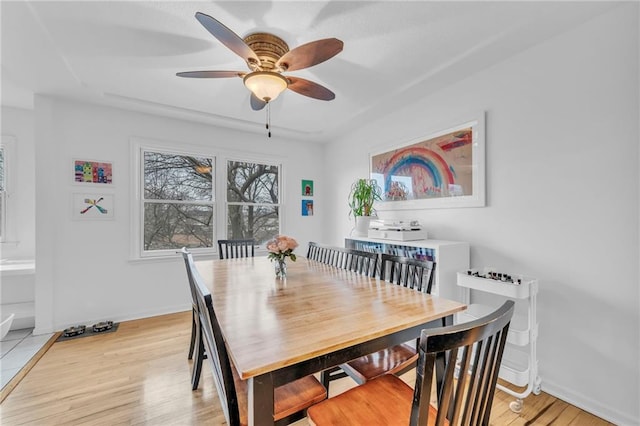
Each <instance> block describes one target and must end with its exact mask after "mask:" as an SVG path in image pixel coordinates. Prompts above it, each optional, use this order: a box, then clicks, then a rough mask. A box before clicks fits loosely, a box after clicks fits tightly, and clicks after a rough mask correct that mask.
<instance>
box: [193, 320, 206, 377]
mask: <svg viewBox="0 0 640 426" xmlns="http://www.w3.org/2000/svg"><path fill="white" fill-rule="evenodd" d="M195 334H196V341H197V352H196V359H195V360H194V361H193V370H192V371H191V390H196V389H198V385H199V384H200V373H202V363H203V361H204V360H205V359H206V355H205V353H204V342H203V341H202V336H200V330H199V329H198V330H197V332H196V333H195Z"/></svg>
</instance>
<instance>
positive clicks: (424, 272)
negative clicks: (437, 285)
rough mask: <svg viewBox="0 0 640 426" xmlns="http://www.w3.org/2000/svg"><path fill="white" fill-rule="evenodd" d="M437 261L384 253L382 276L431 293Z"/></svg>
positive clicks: (396, 282) (381, 268)
mask: <svg viewBox="0 0 640 426" xmlns="http://www.w3.org/2000/svg"><path fill="white" fill-rule="evenodd" d="M435 269H436V263H435V262H432V261H429V260H420V259H414V258H409V257H404V256H396V255H391V254H382V255H381V256H380V277H381V278H382V279H384V280H385V281H389V282H392V283H394V284H397V285H401V286H403V287H408V288H411V289H414V290H418V291H421V292H423V293H428V294H431V288H432V287H433V278H434V276H435Z"/></svg>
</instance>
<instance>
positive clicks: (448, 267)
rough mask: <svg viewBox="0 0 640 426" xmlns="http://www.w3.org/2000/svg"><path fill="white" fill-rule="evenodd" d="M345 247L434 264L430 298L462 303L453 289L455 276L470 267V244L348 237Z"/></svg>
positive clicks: (459, 294) (459, 292) (454, 288)
mask: <svg viewBox="0 0 640 426" xmlns="http://www.w3.org/2000/svg"><path fill="white" fill-rule="evenodd" d="M345 247H346V248H353V249H356V250H363V251H370V252H376V253H387V254H393V255H397V256H405V257H411V258H417V259H428V260H431V261H433V262H435V263H436V270H435V279H434V285H433V288H432V290H431V294H433V295H436V296H440V297H444V298H446V299H451V300H456V301H458V302H461V301H462V297H463V293H462V291H461V290H460V288H459V287H458V286H456V273H457V272H458V271H461V270H464V269H466V268H468V267H469V243H466V242H459V241H442V240H416V241H393V240H384V239H377V238H366V237H347V238H345Z"/></svg>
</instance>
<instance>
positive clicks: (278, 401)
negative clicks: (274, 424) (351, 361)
mask: <svg viewBox="0 0 640 426" xmlns="http://www.w3.org/2000/svg"><path fill="white" fill-rule="evenodd" d="M235 370H236V369H235V367H234V368H233V379H234V383H235V385H236V395H237V396H238V410H239V411H240V424H242V425H247V424H248V421H249V420H248V418H247V413H248V401H247V382H246V381H245V380H242V379H240V377H239V376H238V375H237V372H236V371H235ZM326 397H327V390H326V389H325V388H324V386H322V384H321V383H320V382H319V381H318V379H316V378H315V377H314V376H306V377H303V378H301V379H298V380H295V381H293V382H290V383H287V384H285V385H282V386H278V387H277V388H275V390H274V393H273V402H274V406H273V413H274V416H273V417H274V421H278V420H280V419H283V418H285V417H288V416H290V415H292V414H294V413H297V412H299V411H302V410H304V409H306V408H308V407H310V406H311V405H313V404H317V403H318V402H321V401H323V400H324V399H326Z"/></svg>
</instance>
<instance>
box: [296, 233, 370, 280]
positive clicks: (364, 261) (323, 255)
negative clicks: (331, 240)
mask: <svg viewBox="0 0 640 426" xmlns="http://www.w3.org/2000/svg"><path fill="white" fill-rule="evenodd" d="M378 257H379V256H378V254H377V253H374V252H369V251H362V250H355V249H350V248H344V247H334V246H329V245H325V244H320V243H316V242H313V241H312V242H310V243H309V249H308V250H307V258H308V259H311V260H315V261H317V262H320V263H324V264H325V265H331V266H335V267H336V268H340V269H347V270H349V271H353V272H357V273H359V274H363V275H368V276H370V277H373V276H375V275H376V269H377V266H378Z"/></svg>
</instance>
